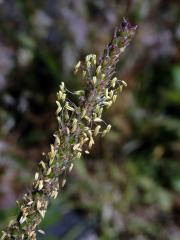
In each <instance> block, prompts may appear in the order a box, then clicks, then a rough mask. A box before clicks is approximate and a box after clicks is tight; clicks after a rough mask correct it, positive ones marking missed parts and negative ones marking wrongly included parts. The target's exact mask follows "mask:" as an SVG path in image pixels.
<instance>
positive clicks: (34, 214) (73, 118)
mask: <svg viewBox="0 0 180 240" xmlns="http://www.w3.org/2000/svg"><path fill="white" fill-rule="evenodd" d="M135 30H136V26H131V25H130V24H129V23H128V22H127V21H126V20H125V19H124V20H123V22H122V24H121V27H120V28H116V29H115V32H114V35H113V38H112V40H111V42H110V43H109V44H108V45H107V46H106V48H105V50H104V53H103V55H102V57H101V58H100V59H97V56H96V55H95V54H90V55H88V56H86V58H85V60H84V61H79V62H78V63H77V64H76V66H75V70H74V73H75V74H77V75H78V76H79V77H80V78H82V80H83V81H86V88H85V90H84V91H83V90H80V91H76V92H74V93H72V94H74V95H76V96H77V99H78V103H79V104H78V105H76V104H75V103H73V102H71V100H70V99H69V98H68V95H69V93H70V91H69V90H68V89H67V88H66V86H65V84H64V82H62V83H61V84H60V87H59V91H58V92H57V101H56V104H57V110H56V116H57V121H58V130H57V131H56V132H55V133H54V138H55V141H54V144H52V145H50V151H49V153H48V154H45V156H44V159H43V160H41V161H40V163H39V168H38V171H37V172H36V173H35V176H34V181H33V183H32V187H31V189H30V190H29V192H28V193H26V194H24V196H23V198H22V200H21V201H19V202H18V201H17V205H18V207H19V210H20V213H19V215H18V216H17V217H16V218H15V219H14V220H12V221H11V222H10V223H9V225H8V227H7V228H6V229H5V230H4V231H3V234H2V237H1V239H5V240H6V239H11V240H12V239H18V240H23V239H32V240H35V239H36V230H37V227H38V225H39V224H40V222H41V220H42V219H43V218H44V216H45V213H46V210H47V206H48V202H49V199H50V198H54V199H55V198H56V197H57V196H58V192H59V189H60V188H62V187H64V186H65V184H66V176H67V173H68V172H71V171H72V169H73V162H74V161H75V159H79V158H81V155H82V153H86V154H89V151H90V150H91V148H92V146H93V144H94V143H95V140H94V138H95V137H96V136H97V135H101V136H102V137H103V136H105V135H106V134H107V133H108V132H109V131H110V129H111V125H109V124H106V123H105V122H104V121H103V119H102V113H103V110H104V109H105V108H109V107H110V106H111V105H112V104H113V103H114V102H115V101H116V98H117V95H118V92H119V91H120V92H121V91H122V89H123V87H126V85H127V84H126V82H125V81H123V80H119V79H118V78H117V77H114V74H115V67H116V64H117V62H118V60H119V57H120V55H121V53H123V52H124V50H125V48H126V47H127V46H128V45H129V42H130V41H131V39H132V37H133V36H134V34H135ZM60 180H61V181H60ZM38 231H39V232H40V233H42V234H43V233H44V232H43V230H38Z"/></svg>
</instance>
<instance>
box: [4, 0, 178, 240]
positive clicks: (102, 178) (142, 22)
mask: <svg viewBox="0 0 180 240" xmlns="http://www.w3.org/2000/svg"><path fill="white" fill-rule="evenodd" d="M179 16H180V7H179V1H178V0H171V1H168V0H151V1H148V0H127V1H121V0H119V1H118V0H111V1H108V0H104V1H103V0H98V1H97V0H76V1H75V0H74V1H73V0H61V1H60V0H53V1H52V0H39V1H37V0H26V1H24V0H16V1H14V0H0V228H2V227H3V226H4V225H5V224H6V223H7V222H8V221H9V220H10V219H11V217H12V216H13V215H14V214H15V213H16V211H17V209H16V206H15V201H16V200H17V199H18V198H20V197H21V196H22V194H23V193H24V192H25V191H26V190H27V189H28V186H29V185H30V183H31V181H32V178H33V176H34V171H35V169H36V166H37V163H38V161H39V160H41V154H42V152H47V151H48V149H49V143H50V142H51V141H52V133H53V132H54V130H56V128H57V124H56V118H55V108H56V106H55V96H56V91H57V89H58V85H59V83H60V82H61V81H65V83H66V84H67V86H68V88H69V89H70V90H76V89H79V88H81V87H82V86H83V82H81V81H80V80H79V79H77V78H75V77H74V75H73V66H74V64H75V63H76V62H77V61H78V60H79V59H82V58H83V57H84V56H85V55H87V54H89V53H96V54H98V55H100V54H101V52H102V51H103V48H104V46H105V44H107V42H108V41H109V39H110V36H111V34H112V31H113V29H114V27H115V26H117V25H118V24H120V22H121V20H122V17H126V18H128V19H129V20H130V21H131V23H133V24H137V25H138V32H137V34H136V37H135V39H134V40H133V42H132V43H131V45H130V46H129V47H128V49H127V51H126V52H125V53H124V54H123V55H122V56H121V59H120V63H119V64H118V68H117V76H118V77H119V78H120V79H124V80H125V81H126V82H127V83H128V87H127V88H126V89H125V90H124V92H123V93H122V94H121V96H119V98H118V100H117V102H116V104H114V105H113V107H112V108H111V109H109V110H108V111H107V112H106V113H105V115H104V118H105V120H106V122H108V123H110V124H112V131H111V132H110V134H108V135H107V136H106V137H105V138H103V139H96V144H95V146H94V148H93V150H92V152H91V154H90V155H88V157H83V158H82V159H81V160H79V162H76V163H75V169H74V171H73V172H72V174H71V175H70V176H69V177H68V184H67V187H66V188H65V189H64V190H63V191H62V192H61V193H60V195H59V198H58V199H57V200H56V201H53V202H52V203H51V204H50V206H49V210H48V213H47V215H46V217H45V219H44V220H43V222H42V224H41V226H40V228H41V229H43V230H44V231H45V232H46V235H45V236H40V235H38V239H49V240H50V239H51V240H57V239H63V240H75V239H76V240H84V239H85V240H97V239H101V240H111V239H112V240H116V239H117V240H118V239H121V240H151V239H152V240H179V239H180V228H179V226H180V195H179V192H180V164H179V160H180V138H179V137H180V119H179V116H180V108H179V105H180V93H179V91H180V64H179V63H180V61H179V60H180V44H179V42H180V21H179V20H180V18H179Z"/></svg>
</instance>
